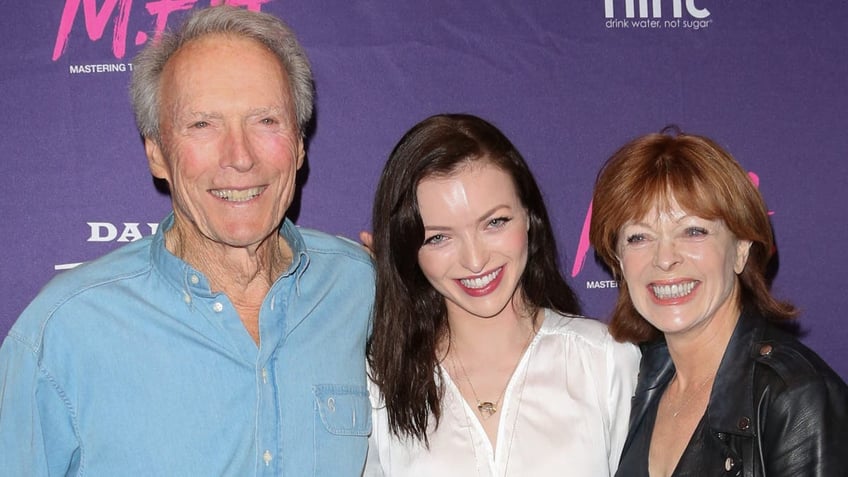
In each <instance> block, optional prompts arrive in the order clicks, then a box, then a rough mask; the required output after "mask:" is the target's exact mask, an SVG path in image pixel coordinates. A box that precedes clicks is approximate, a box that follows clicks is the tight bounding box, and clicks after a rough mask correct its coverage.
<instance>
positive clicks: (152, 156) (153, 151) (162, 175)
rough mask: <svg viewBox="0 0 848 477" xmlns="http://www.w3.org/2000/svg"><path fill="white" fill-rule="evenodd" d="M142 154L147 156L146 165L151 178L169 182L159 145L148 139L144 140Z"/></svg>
mask: <svg viewBox="0 0 848 477" xmlns="http://www.w3.org/2000/svg"><path fill="white" fill-rule="evenodd" d="M144 153H145V154H147V165H148V166H149V167H150V173H151V174H153V177H155V178H157V179H162V180H165V181H167V182H170V177H169V174H168V164H167V162H166V161H165V155H164V154H163V153H162V147H161V146H160V145H159V143H158V142H156V141H155V140H153V139H151V138H149V137H146V138H144Z"/></svg>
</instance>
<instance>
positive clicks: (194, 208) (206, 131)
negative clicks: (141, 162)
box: [145, 35, 304, 248]
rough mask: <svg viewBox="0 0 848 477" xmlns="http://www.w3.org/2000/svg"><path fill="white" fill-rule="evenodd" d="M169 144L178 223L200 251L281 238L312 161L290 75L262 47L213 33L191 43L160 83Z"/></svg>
mask: <svg viewBox="0 0 848 477" xmlns="http://www.w3.org/2000/svg"><path fill="white" fill-rule="evenodd" d="M160 91H161V98H160V110H159V111H160V113H159V114H160V118H161V131H162V133H161V134H162V137H161V144H157V143H156V142H155V141H153V140H151V139H147V140H146V142H145V148H146V151H147V156H148V160H149V163H150V169H151V171H152V173H153V175H154V176H155V177H158V178H161V179H164V180H166V181H167V182H168V185H169V186H170V189H171V197H172V201H173V205H174V215H175V225H174V230H176V231H178V232H179V233H180V234H181V236H182V237H184V240H187V241H192V242H194V243H195V244H198V245H200V246H209V245H213V244H215V245H219V246H224V247H239V248H240V247H250V246H253V245H257V244H259V243H261V242H262V241H264V239H266V238H267V237H269V236H271V235H272V234H274V233H275V231H276V229H277V226H278V225H279V223H280V222H281V221H282V219H283V216H284V215H285V213H286V210H287V209H288V207H289V205H290V204H291V201H292V198H293V196H294V192H295V176H296V173H297V169H299V168H300V166H301V164H302V162H303V155H304V152H303V142H302V140H301V137H300V134H299V132H298V130H297V126H296V120H295V112H294V108H293V105H292V100H291V96H290V92H289V91H290V90H289V85H288V76H287V74H286V72H285V70H284V69H283V67H282V65H281V64H280V62H279V60H278V59H277V58H276V57H275V56H274V55H273V54H272V53H270V51H268V50H267V49H266V48H265V47H263V46H262V45H261V44H259V43H257V42H255V41H253V40H249V39H245V38H238V37H232V36H223V35H209V36H206V37H202V38H200V39H198V40H194V41H192V42H191V43H189V44H187V45H185V46H184V47H182V48H181V49H180V50H179V51H178V52H177V53H176V54H175V55H174V56H173V57H172V58H171V59H170V60H169V61H168V63H167V64H166V65H165V69H164V71H163V74H162V80H161V88H160Z"/></svg>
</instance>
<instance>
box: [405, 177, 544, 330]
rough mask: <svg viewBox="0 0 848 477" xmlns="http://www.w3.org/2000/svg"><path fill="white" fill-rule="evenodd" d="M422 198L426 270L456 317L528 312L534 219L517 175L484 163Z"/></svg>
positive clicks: (433, 181)
mask: <svg viewBox="0 0 848 477" xmlns="http://www.w3.org/2000/svg"><path fill="white" fill-rule="evenodd" d="M417 200H418V206H419V210H420V213H421V220H422V222H423V224H424V234H425V236H424V244H423V245H422V246H421V248H420V249H419V251H418V264H419V266H420V267H421V270H422V272H423V273H424V275H425V276H426V277H427V280H429V282H430V284H431V285H433V287H434V288H435V289H436V290H437V291H438V292H439V293H440V294H441V295H442V296H444V297H445V300H446V305H447V311H448V317H449V318H452V317H453V318H455V317H457V316H461V315H466V316H467V315H472V316H476V317H479V318H491V317H494V316H498V315H499V314H501V313H503V312H507V313H510V312H512V311H513V310H520V309H521V308H520V307H519V306H517V305H518V303H515V300H518V299H520V298H519V297H520V293H519V292H520V290H519V282H520V279H521V276H522V274H523V273H524V268H525V266H526V264H527V230H528V218H527V212H526V211H525V209H524V207H523V205H522V204H521V201H520V200H519V198H518V195H517V194H516V191H515V185H514V184H513V181H512V179H511V178H510V176H509V175H508V174H507V173H505V172H504V171H502V170H501V169H498V168H497V167H495V166H492V165H491V164H489V163H488V162H486V161H485V160H478V161H475V163H473V164H472V165H469V166H463V167H462V168H460V169H459V170H458V171H456V172H455V173H454V174H452V175H450V176H448V177H430V178H426V179H424V180H422V181H421V182H420V183H419V184H418V187H417ZM505 310H506V311H505Z"/></svg>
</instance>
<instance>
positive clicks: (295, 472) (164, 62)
mask: <svg viewBox="0 0 848 477" xmlns="http://www.w3.org/2000/svg"><path fill="white" fill-rule="evenodd" d="M134 67H135V68H134V75H133V80H132V97H133V106H134V109H135V114H136V120H137V123H138V127H139V131H140V132H141V135H142V136H143V138H144V143H145V151H146V153H147V157H148V160H149V165H150V170H151V171H152V173H153V175H154V176H155V177H157V178H161V179H163V180H165V181H166V182H167V183H168V185H169V188H170V191H171V199H172V203H173V213H172V214H171V215H170V216H169V217H167V218H165V220H164V221H163V222H162V224H161V225H160V227H159V231H158V233H157V234H156V235H154V236H152V237H148V238H146V239H143V240H139V241H137V242H135V243H132V244H130V245H127V246H125V247H123V248H121V249H119V250H117V251H115V252H113V253H110V254H108V255H106V256H104V257H102V258H100V259H98V260H96V261H93V262H91V263H88V264H86V265H83V266H80V267H79V268H77V269H75V270H73V271H71V272H68V273H66V274H63V275H60V276H58V277H57V278H56V279H54V280H53V281H52V282H51V283H50V284H49V285H48V286H47V287H46V288H45V289H44V290H43V291H42V292H41V293H40V294H39V296H38V297H37V298H36V299H35V300H34V301H33V302H32V304H31V305H30V306H29V307H28V308H27V309H26V311H24V313H23V315H22V316H21V317H20V318H19V320H18V321H17V323H16V324H15V326H14V327H13V329H12V330H11V331H10V333H9V336H8V337H7V338H6V339H5V341H4V343H3V346H2V348H0V468H2V469H3V470H2V471H0V472H2V474H3V475H10V476H11V475H14V476H38V475H92V476H93V475H96V476H101V475H102V476H116V475H144V476H156V475H161V476H222V475H232V476H254V475H255V476H258V475H287V476H307V475H309V476H313V475H317V476H333V477H337V476H345V475H359V474H360V473H361V471H362V467H363V462H364V459H365V454H366V450H367V449H366V448H367V436H368V433H369V432H370V428H371V422H370V407H369V402H368V396H367V392H366V388H365V380H366V376H365V358H364V349H365V339H366V335H367V330H368V319H369V315H370V312H371V306H372V300H373V298H372V297H373V292H374V290H373V286H374V285H373V276H372V274H373V270H372V266H371V263H370V260H369V257H368V255H367V254H365V253H364V252H363V251H362V250H361V249H360V247H358V246H357V245H355V244H353V243H348V242H346V241H343V240H340V239H337V238H334V237H331V236H328V235H325V234H321V233H318V232H315V231H311V230H305V229H299V228H297V227H295V226H294V225H293V224H292V223H291V222H290V221H289V220H288V219H285V214H286V210H287V208H288V206H289V204H290V203H291V201H292V197H293V195H294V193H295V176H296V172H297V170H298V168H300V167H301V165H302V164H303V161H304V140H303V131H304V127H305V125H306V124H307V122H308V121H309V119H310V117H311V114H312V101H313V94H312V76H311V72H310V68H309V64H308V62H307V60H306V57H305V56H304V53H303V51H302V49H301V47H300V45H299V44H298V43H297V41H296V39H295V37H294V35H293V33H292V32H291V31H290V30H289V29H288V28H287V27H286V26H285V25H284V24H282V23H281V22H280V21H279V20H277V19H276V18H274V17H272V16H270V15H267V14H263V13H257V12H250V11H247V10H243V9H235V8H230V7H213V8H209V9H205V10H198V11H197V12H195V14H194V15H193V16H192V17H191V18H190V19H189V21H188V22H187V23H186V24H185V25H184V26H183V27H182V28H181V30H180V31H179V32H178V33H176V34H173V35H166V36H165V37H163V38H162V40H161V41H159V42H157V43H155V44H151V45H149V46H148V47H147V48H145V50H144V51H143V52H142V53H141V54H140V55H139V57H138V58H137V59H136V61H135V62H134ZM281 224H282V225H281Z"/></svg>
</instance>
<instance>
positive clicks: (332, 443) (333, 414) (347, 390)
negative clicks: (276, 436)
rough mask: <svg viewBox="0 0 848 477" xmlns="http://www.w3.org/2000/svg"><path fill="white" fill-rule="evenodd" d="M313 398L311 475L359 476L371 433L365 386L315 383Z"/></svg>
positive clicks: (369, 403)
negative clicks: (313, 426)
mask: <svg viewBox="0 0 848 477" xmlns="http://www.w3.org/2000/svg"><path fill="white" fill-rule="evenodd" d="M312 391H313V394H314V396H315V442H314V446H313V448H314V451H315V473H314V475H316V476H318V475H332V476H352V477H354V476H355V477H359V475H360V474H361V472H362V468H363V466H364V465H365V455H366V453H367V452H368V435H369V434H371V402H370V401H369V399H368V390H367V388H366V387H365V386H355V385H354V386H351V385H338V384H318V385H315V386H313V388H312Z"/></svg>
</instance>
